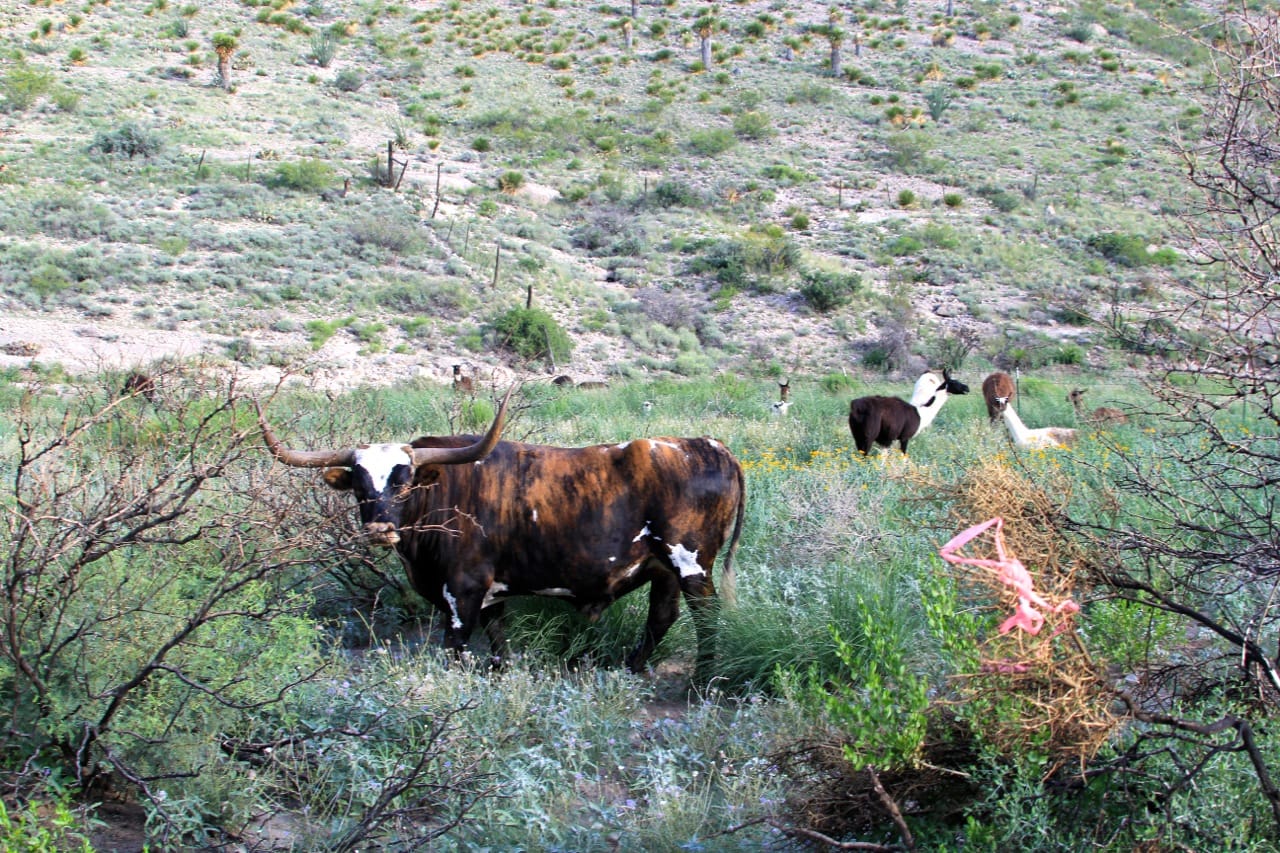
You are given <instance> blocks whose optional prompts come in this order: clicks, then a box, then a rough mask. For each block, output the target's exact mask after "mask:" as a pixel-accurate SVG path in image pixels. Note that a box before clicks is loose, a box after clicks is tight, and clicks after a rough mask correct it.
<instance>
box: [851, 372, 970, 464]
mask: <svg viewBox="0 0 1280 853" xmlns="http://www.w3.org/2000/svg"><path fill="white" fill-rule="evenodd" d="M968 393H969V386H968V385H965V384H964V383H963V382H959V381H957V380H955V379H952V378H951V374H950V373H948V372H947V371H945V370H944V371H942V376H941V378H939V376H938V375H937V374H936V373H926V374H924V375H923V376H921V377H920V378H919V379H917V380H916V386H915V390H914V392H913V393H912V397H911V399H912V402H907V401H906V400H903V399H900V398H898V397H882V396H870V397H858V398H857V399H855V400H853V401H852V402H850V403H849V431H850V432H852V433H853V443H854V444H855V445H857V447H858V450H860V451H862V453H863V455H866V454H868V453H870V452H871V445H872V444H878V445H880V446H881V447H890V446H891V445H892V444H893V442H895V441H896V442H898V446H899V447H900V448H901V449H902V452H903V453H906V452H907V442H909V441H910V440H911V439H912V438H914V437H915V436H916V435H917V434H919V433H920V432H923V431H924V430H925V429H927V428H928V426H929V424H931V423H933V419H934V418H936V417H937V416H938V412H939V410H941V409H942V404H943V403H945V402H946V401H947V397H948V396H950V395H951V394H968ZM917 400H918V401H919V402H916V401H917Z"/></svg>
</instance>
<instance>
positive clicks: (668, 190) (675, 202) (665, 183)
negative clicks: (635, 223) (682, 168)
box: [646, 178, 707, 208]
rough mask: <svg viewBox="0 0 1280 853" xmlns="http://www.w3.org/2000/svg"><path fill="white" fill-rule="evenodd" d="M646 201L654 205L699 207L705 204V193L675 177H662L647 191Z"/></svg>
mask: <svg viewBox="0 0 1280 853" xmlns="http://www.w3.org/2000/svg"><path fill="white" fill-rule="evenodd" d="M646 201H647V202H648V203H649V204H652V205H654V206H655V207H664V208H671V207H692V208H700V207H702V206H703V205H705V204H706V202H707V199H706V195H705V194H704V193H702V192H701V191H700V190H698V189H697V188H696V187H693V186H690V185H689V184H686V183H685V182H684V181H680V180H676V179H675V178H663V179H662V180H661V181H658V183H657V185H656V186H654V188H653V189H651V190H650V191H649V195H648V198H647V199H646Z"/></svg>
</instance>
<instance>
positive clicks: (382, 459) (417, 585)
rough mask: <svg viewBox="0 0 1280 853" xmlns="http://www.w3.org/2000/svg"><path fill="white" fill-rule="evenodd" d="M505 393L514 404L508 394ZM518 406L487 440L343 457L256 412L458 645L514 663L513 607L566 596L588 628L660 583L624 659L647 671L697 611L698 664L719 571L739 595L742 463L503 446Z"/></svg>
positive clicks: (283, 456)
mask: <svg viewBox="0 0 1280 853" xmlns="http://www.w3.org/2000/svg"><path fill="white" fill-rule="evenodd" d="M508 396H510V395H509V394H508ZM506 405H507V404H506V400H504V401H503V403H502V406H501V407H500V409H499V410H498V414H497V417H495V419H494V422H493V425H492V426H491V427H490V428H489V431H488V433H487V434H485V435H484V436H483V437H479V438H477V437H476V436H444V437H424V438H418V439H415V440H414V441H413V442H412V443H411V444H408V445H403V444H375V445H370V446H363V447H358V448H351V449H346V450H337V451H295V450H290V449H289V448H287V447H285V446H283V445H282V444H281V443H280V442H279V441H278V440H277V439H276V437H275V435H274V434H273V433H272V431H271V428H270V427H269V426H268V424H267V422H266V420H265V418H264V417H263V416H262V414H261V411H259V424H260V426H261V428H262V432H263V436H264V438H265V439H266V443H267V447H268V448H269V449H270V450H271V452H272V454H273V455H274V456H275V457H276V458H277V459H279V460H280V461H281V462H283V463H285V464H286V465H292V466H297V467H303V468H325V469H326V470H325V471H324V474H323V477H324V480H325V482H326V483H327V484H328V485H330V486H332V487H333V488H336V489H350V490H351V491H353V492H354V494H355V497H356V500H357V501H358V502H359V507H360V520H361V521H362V522H363V525H364V533H365V535H366V537H367V539H368V541H369V542H370V543H371V544H375V545H382V546H395V548H396V550H397V551H398V552H399V555H400V557H401V559H402V560H403V562H404V564H405V568H406V570H407V572H408V575H409V580H410V582H411V583H412V584H413V587H414V589H416V590H417V591H418V592H419V593H420V594H421V595H422V596H423V597H424V598H426V599H427V600H428V601H430V602H431V603H432V604H433V605H434V606H435V607H436V608H437V609H438V610H440V611H441V612H442V613H444V614H445V616H446V626H445V645H446V646H447V647H448V648H450V649H453V650H455V651H460V650H462V649H463V648H465V646H466V643H467V640H468V639H469V638H470V636H471V633H472V632H473V631H474V630H475V628H476V626H477V625H482V626H485V627H487V628H488V630H489V633H490V637H491V640H492V644H493V652H494V654H495V655H497V654H498V653H499V652H500V651H501V647H502V644H503V637H502V632H501V615H502V609H503V601H504V599H506V598H509V597H511V596H517V595H540V596H551V597H555V598H562V599H564V600H565V601H568V602H569V603H570V604H572V605H573V606H575V607H576V608H577V609H578V610H579V611H580V612H582V613H583V614H584V615H585V616H586V617H587V618H589V619H592V620H594V619H596V618H598V617H599V616H600V614H601V613H602V612H604V610H605V608H607V607H608V606H609V605H610V604H611V603H613V602H614V601H615V600H617V599H618V598H620V597H622V596H623V595H626V594H627V593H628V592H631V591H632V590H634V589H636V588H638V587H640V586H643V585H644V584H646V583H647V584H649V618H648V621H647V623H646V625H645V630H644V635H643V636H642V637H641V639H640V643H639V645H638V646H637V647H636V648H635V650H634V651H633V652H631V654H630V655H629V656H628V658H627V666H628V667H629V668H630V669H631V670H633V671H639V670H641V669H642V668H643V667H644V664H645V661H646V660H647V659H648V658H649V655H650V653H652V651H653V649H654V647H655V646H656V645H657V644H658V642H659V641H660V640H661V639H662V637H663V636H664V635H665V634H666V633H667V630H668V629H669V628H670V627H671V624H672V623H673V622H674V621H675V619H676V617H677V616H678V615H679V612H680V601H679V599H680V594H681V593H683V594H684V597H685V599H686V600H687V601H688V603H689V606H690V608H691V609H692V610H693V612H694V616H695V621H696V625H695V627H696V629H697V633H698V646H699V657H698V659H699V663H700V664H701V663H705V662H707V661H708V660H709V659H710V657H711V655H712V654H713V648H712V638H711V636H709V634H708V632H709V631H710V630H711V628H712V626H711V625H710V624H709V620H708V619H707V618H706V617H708V616H710V615H711V611H712V609H713V607H714V604H715V601H716V598H715V595H716V590H715V585H714V583H713V582H712V577H711V568H712V564H713V563H714V562H715V559H716V555H717V554H718V553H719V551H720V549H721V547H723V546H724V544H725V543H726V542H728V545H729V548H728V551H727V552H726V553H725V556H724V560H723V561H722V568H721V578H722V586H723V588H724V594H725V598H726V599H731V598H732V592H733V556H734V552H735V551H736V550H737V546H738V538H739V535H740V534H741V531H742V518H743V512H744V506H745V494H746V493H745V484H744V479H743V473H742V466H741V465H739V464H738V461H737V460H736V459H735V458H734V457H733V455H732V454H731V453H730V452H729V451H728V449H727V448H725V446H724V445H723V444H721V443H720V442H718V441H715V440H714V439H710V438H653V439H644V438H641V439H636V440H634V441H627V442H622V443H619V444H602V445H597V446H594V447H582V448H564V447H546V446H541V445H534V444H521V443H517V442H510V441H501V440H499V438H500V435H501V432H502V426H503V420H504V418H505V415H506Z"/></svg>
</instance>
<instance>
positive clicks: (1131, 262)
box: [1085, 231, 1177, 267]
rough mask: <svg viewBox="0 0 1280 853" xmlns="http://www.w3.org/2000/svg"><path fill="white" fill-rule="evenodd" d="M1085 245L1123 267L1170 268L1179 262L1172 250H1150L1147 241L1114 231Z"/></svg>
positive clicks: (1090, 239)
mask: <svg viewBox="0 0 1280 853" xmlns="http://www.w3.org/2000/svg"><path fill="white" fill-rule="evenodd" d="M1085 245H1087V246H1088V247H1089V248H1090V249H1093V251H1095V252H1097V253H1098V254H1099V255H1102V257H1104V258H1106V259H1107V260H1109V261H1111V262H1112V263H1114V264H1118V265H1119V266H1122V267H1145V266H1151V265H1157V266H1169V265H1171V264H1172V263H1174V261H1176V260H1177V253H1176V252H1174V251H1173V250H1172V249H1168V248H1166V249H1157V250H1156V251H1150V250H1148V248H1147V246H1148V244H1147V241H1146V240H1145V239H1143V238H1142V237H1139V236H1137V235H1135V234H1119V233H1117V232H1114V231H1110V232H1105V233H1102V234H1095V235H1094V236H1092V237H1089V238H1088V239H1086V240H1085Z"/></svg>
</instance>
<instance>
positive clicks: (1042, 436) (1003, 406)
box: [996, 397, 1076, 450]
mask: <svg viewBox="0 0 1280 853" xmlns="http://www.w3.org/2000/svg"><path fill="white" fill-rule="evenodd" d="M996 406H997V408H999V410H1000V417H1002V418H1004V423H1005V426H1007V427H1008V428H1009V437H1010V438H1012V439H1013V443H1014V444H1016V445H1018V446H1019V447H1027V448H1031V449H1033V450H1040V449H1044V448H1046V447H1066V446H1067V445H1069V444H1075V441H1076V431H1075V430H1073V429H1068V428H1067V427H1040V428H1038V429H1031V428H1030V427H1028V426H1027V425H1026V424H1024V423H1023V422H1022V418H1020V417H1018V413H1017V412H1015V411H1014V410H1013V407H1012V406H1010V405H1009V398H1008V397H997V398H996Z"/></svg>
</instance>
